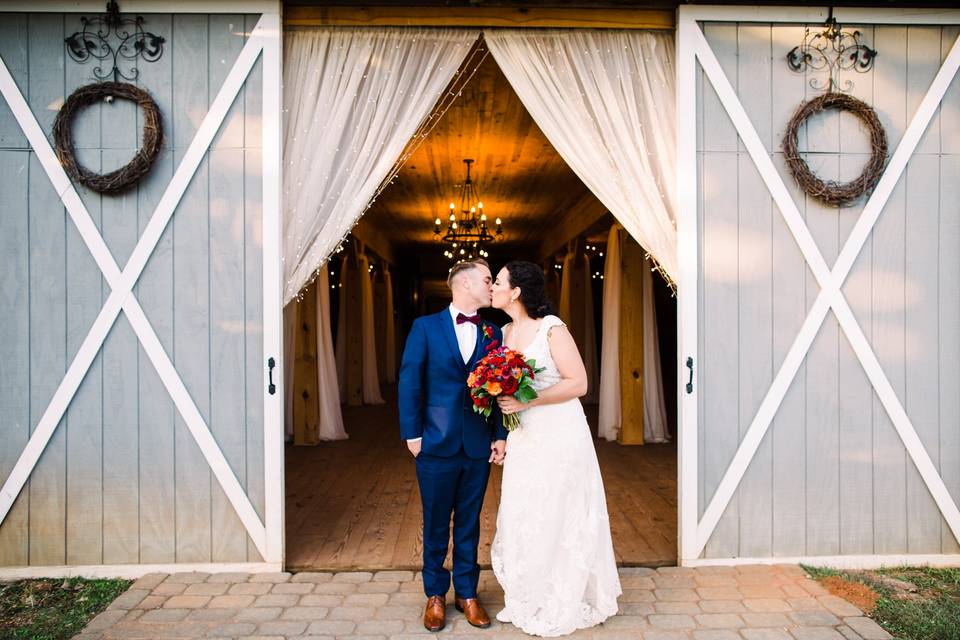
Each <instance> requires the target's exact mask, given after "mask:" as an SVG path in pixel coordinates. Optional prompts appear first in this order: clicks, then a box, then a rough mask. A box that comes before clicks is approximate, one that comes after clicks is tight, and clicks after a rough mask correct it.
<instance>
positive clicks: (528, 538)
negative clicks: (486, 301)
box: [491, 316, 621, 637]
mask: <svg viewBox="0 0 960 640" xmlns="http://www.w3.org/2000/svg"><path fill="white" fill-rule="evenodd" d="M562 324H563V322H562V321H561V320H560V319H559V318H558V317H556V316H546V317H545V318H544V319H543V321H542V322H541V323H540V328H539V330H538V331H537V335H536V337H534V339H533V341H532V342H531V343H530V345H529V346H528V347H526V348H525V349H523V350H522V352H523V354H524V356H526V357H527V359H531V358H532V359H534V360H536V364H537V366H538V367H545V369H544V371H542V372H541V373H539V374H537V377H536V379H535V380H534V388H535V389H537V391H540V390H542V389H545V388H547V387H549V386H551V385H554V384H556V383H557V382H559V381H560V372H559V371H558V370H557V366H556V363H555V362H554V361H553V358H552V357H551V355H550V346H549V344H548V341H547V336H548V334H549V331H550V329H551V328H552V327H554V326H556V325H562ZM504 328H505V329H506V327H504ZM519 415H520V428H518V429H515V430H514V431H512V432H510V435H509V437H508V438H507V457H506V461H505V462H504V466H503V483H502V485H501V497H500V510H499V512H498V513H497V533H496V536H495V537H494V540H493V546H492V548H491V560H492V564H493V571H494V573H495V574H496V576H497V580H498V581H499V582H500V585H501V586H502V587H503V591H504V603H505V606H504V609H503V610H502V611H501V612H500V613H498V614H497V619H498V620H500V621H501V622H512V623H513V624H514V625H515V626H517V627H519V628H520V629H522V630H523V631H525V632H526V633H529V634H532V635H537V636H547V637H552V636H561V635H566V634H568V633H572V632H574V631H576V630H577V629H584V628H587V627H592V626H594V625H596V624H599V623H601V622H603V621H604V620H606V619H607V618H608V617H610V616H612V615H614V614H615V613H616V612H617V596H619V595H620V592H621V591H620V578H619V576H618V574H617V564H616V560H615V558H614V555H613V542H612V540H611V539H610V521H609V518H608V516H607V503H606V498H605V497H604V493H603V480H602V479H601V477H600V466H599V465H598V463H597V454H596V451H595V450H594V447H593V438H592V436H591V434H590V428H589V426H588V425H587V420H586V417H585V416H584V413H583V406H582V405H581V404H580V401H579V400H578V399H573V400H569V401H567V402H563V403H560V404H550V405H542V406H538V407H532V408H530V409H526V410H524V411H521V412H520V414H519Z"/></svg>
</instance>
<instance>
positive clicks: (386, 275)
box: [383, 267, 397, 384]
mask: <svg viewBox="0 0 960 640" xmlns="http://www.w3.org/2000/svg"><path fill="white" fill-rule="evenodd" d="M383 281H384V285H383V288H384V296H383V297H384V306H385V308H384V310H383V313H384V315H385V316H386V318H385V322H384V323H383V326H384V327H386V334H387V335H386V339H385V340H384V342H385V343H386V345H387V346H386V354H385V357H386V366H385V367H384V368H385V371H386V379H385V382H386V383H387V384H394V383H396V381H397V323H396V320H395V319H394V317H393V313H394V311H393V276H392V275H391V273H390V269H389V267H387V268H385V269H384V271H383Z"/></svg>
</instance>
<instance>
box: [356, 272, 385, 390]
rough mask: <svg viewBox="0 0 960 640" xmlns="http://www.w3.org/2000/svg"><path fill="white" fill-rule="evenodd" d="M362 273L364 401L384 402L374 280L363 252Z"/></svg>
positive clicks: (361, 329)
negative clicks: (374, 299) (378, 371)
mask: <svg viewBox="0 0 960 640" xmlns="http://www.w3.org/2000/svg"><path fill="white" fill-rule="evenodd" d="M358 263H359V265H358V270H359V273H360V340H361V344H362V345H363V347H362V348H363V352H362V354H361V367H362V369H363V403H364V404H383V397H382V396H381V395H380V380H379V378H378V375H377V336H376V333H375V331H376V329H375V324H374V317H373V282H371V280H370V259H369V258H368V257H367V256H366V255H365V254H361V255H360V257H359V259H358Z"/></svg>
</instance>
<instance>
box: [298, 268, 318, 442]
mask: <svg viewBox="0 0 960 640" xmlns="http://www.w3.org/2000/svg"><path fill="white" fill-rule="evenodd" d="M292 304H295V305H296V314H297V320H296V322H297V326H296V331H297V339H296V351H295V353H294V364H293V385H294V389H293V444H295V445H316V444H319V443H320V416H319V411H320V407H319V405H318V404H317V402H318V398H319V388H318V381H317V327H316V323H317V284H316V283H314V284H313V285H311V286H310V287H308V288H307V290H306V292H305V293H304V295H303V299H302V300H300V301H299V302H293V303H292Z"/></svg>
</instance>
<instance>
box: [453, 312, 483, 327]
mask: <svg viewBox="0 0 960 640" xmlns="http://www.w3.org/2000/svg"><path fill="white" fill-rule="evenodd" d="M464 322H472V323H473V324H476V325H479V324H480V314H479V313H478V314H476V315H473V316H465V315H463V314H462V313H458V314H457V324H463V323H464Z"/></svg>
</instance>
